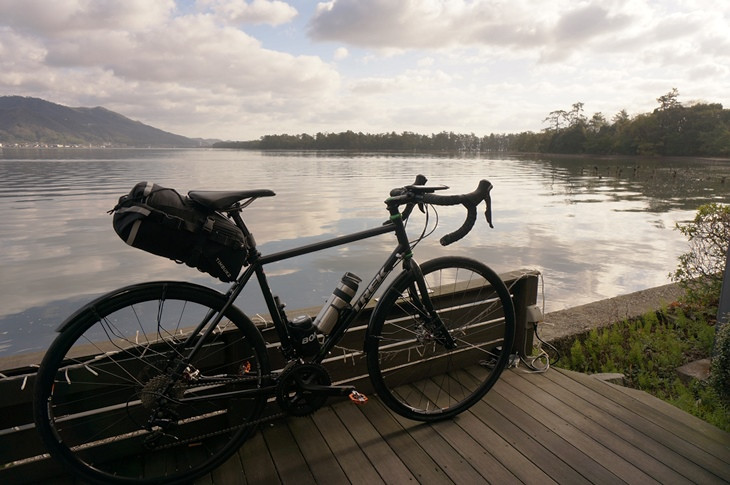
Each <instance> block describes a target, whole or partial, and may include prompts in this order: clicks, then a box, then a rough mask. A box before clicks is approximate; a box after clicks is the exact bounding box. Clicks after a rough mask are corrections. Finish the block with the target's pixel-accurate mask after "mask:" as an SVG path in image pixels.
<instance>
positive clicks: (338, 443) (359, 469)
mask: <svg viewBox="0 0 730 485" xmlns="http://www.w3.org/2000/svg"><path fill="white" fill-rule="evenodd" d="M312 419H313V420H314V422H315V424H316V425H317V427H318V428H319V430H320V432H321V433H322V436H323V437H324V439H325V441H326V442H327V445H328V446H329V448H330V449H331V450H332V454H333V455H334V456H335V458H336V459H337V462H338V463H339V464H340V467H341V468H342V470H343V471H344V472H345V475H347V479H348V480H349V481H350V482H351V483H366V484H375V483H384V482H383V479H382V478H380V474H379V473H378V471H377V470H376V469H375V466H374V465H373V463H371V462H370V460H369V459H368V457H367V456H366V455H365V453H363V451H362V450H361V449H360V447H359V446H358V445H357V443H356V442H355V440H354V439H353V438H352V436H351V435H350V433H349V432H348V430H347V428H346V427H345V426H344V425H343V424H342V422H341V421H340V420H339V418H338V417H337V415H336V414H335V412H334V410H333V409H332V408H331V407H326V408H323V409H321V410H319V411H318V412H316V413H315V414H314V415H313V416H312Z"/></svg>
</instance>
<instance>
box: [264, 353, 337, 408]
mask: <svg viewBox="0 0 730 485" xmlns="http://www.w3.org/2000/svg"><path fill="white" fill-rule="evenodd" d="M301 384H315V385H321V386H329V385H331V384H332V380H331V379H330V375H329V373H328V372H327V369H325V368H324V367H322V366H321V365H319V364H313V363H304V364H298V365H295V366H294V367H291V368H290V369H287V370H285V371H284V372H283V373H282V374H281V376H280V377H279V383H278V384H277V388H276V401H277V402H278V403H279V406H280V407H281V409H282V410H284V411H285V412H286V413H287V414H289V415H291V416H308V415H309V414H312V413H313V412H315V411H316V410H317V409H319V408H321V407H322V406H324V404H325V403H326V402H327V396H326V395H323V394H317V393H314V392H310V391H305V390H303V389H302V387H301Z"/></svg>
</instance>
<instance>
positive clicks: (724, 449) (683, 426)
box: [561, 370, 730, 482]
mask: <svg viewBox="0 0 730 485" xmlns="http://www.w3.org/2000/svg"><path fill="white" fill-rule="evenodd" d="M561 372H563V373H565V374H566V375H568V374H569V373H571V372H570V371H563V370H561ZM576 374H577V375H575V376H571V377H573V378H574V380H576V381H579V382H581V383H583V384H584V385H586V386H587V387H590V388H591V389H592V390H594V391H596V392H598V393H600V394H601V395H603V396H604V397H606V398H608V399H611V400H613V401H614V402H617V403H619V404H621V405H622V406H623V407H625V408H627V409H629V410H631V411H632V413H635V414H637V415H640V416H643V417H644V418H646V419H648V420H650V421H651V422H653V423H655V424H656V425H657V426H659V427H661V428H662V429H664V430H666V431H668V432H670V433H672V434H674V435H675V436H677V437H678V438H679V439H680V440H681V441H684V442H690V443H693V444H694V445H695V448H697V449H698V450H701V455H702V456H704V455H705V454H707V455H708V458H707V461H708V462H709V463H713V464H715V463H723V464H730V433H724V432H723V431H722V430H719V429H717V430H716V432H717V433H724V434H725V436H726V438H725V440H720V441H721V442H718V441H716V440H715V439H712V438H708V436H707V435H706V434H705V433H704V432H703V431H701V430H698V429H697V428H698V427H697V426H696V424H697V422H698V421H699V418H696V417H695V416H692V415H691V414H688V413H683V412H682V413H672V414H671V415H670V414H667V413H664V412H657V407H664V405H666V404H667V403H664V401H662V400H661V399H658V398H652V397H651V396H649V395H646V393H644V394H643V398H642V399H641V400H639V399H636V397H635V396H633V395H630V394H628V393H624V392H617V391H616V386H615V385H613V384H609V383H607V382H603V381H601V380H599V379H595V378H593V377H591V376H588V375H586V374H579V373H576ZM705 425H706V426H708V424H707V423H705ZM704 461H705V460H704V458H702V459H701V460H700V461H699V462H698V463H700V462H704ZM726 471H727V475H723V478H724V479H725V480H727V481H729V482H730V467H727V470H726Z"/></svg>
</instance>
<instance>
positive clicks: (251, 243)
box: [228, 210, 256, 250]
mask: <svg viewBox="0 0 730 485" xmlns="http://www.w3.org/2000/svg"><path fill="white" fill-rule="evenodd" d="M228 215H229V216H231V219H233V222H235V223H236V225H237V226H238V228H239V229H241V232H243V236H244V238H245V240H246V245H247V246H248V249H249V250H254V249H256V239H254V237H253V234H251V231H249V230H248V227H246V223H245V222H243V217H241V211H240V210H232V211H230V212H228Z"/></svg>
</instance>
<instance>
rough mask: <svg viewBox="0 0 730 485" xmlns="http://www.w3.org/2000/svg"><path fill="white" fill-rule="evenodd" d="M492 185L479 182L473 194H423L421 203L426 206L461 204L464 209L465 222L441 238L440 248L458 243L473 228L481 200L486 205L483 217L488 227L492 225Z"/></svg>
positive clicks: (486, 181)
mask: <svg viewBox="0 0 730 485" xmlns="http://www.w3.org/2000/svg"><path fill="white" fill-rule="evenodd" d="M492 187H493V186H492V184H491V183H490V182H489V181H488V180H481V181H480V182H479V186H478V187H477V188H476V190H475V191H474V192H470V193H468V194H462V195H437V194H423V202H424V203H426V204H433V205H457V204H462V205H463V206H464V207H466V220H465V221H464V224H462V225H461V227H460V228H458V229H457V230H456V231H454V232H452V233H449V234H447V235H445V236H444V237H442V238H441V240H440V242H441V245H442V246H447V245H449V244H451V243H454V242H456V241H458V240H459V239H461V238H463V237H464V236H466V235H467V234H468V233H469V231H471V229H472V228H473V227H474V223H475V222H476V220H477V210H476V208H477V205H479V203H480V202H481V201H482V200H483V201H484V202H485V203H486V206H487V209H486V211H485V212H484V216H485V217H486V218H487V223H488V224H489V227H494V226H493V225H492V198H491V195H490V192H491V190H492Z"/></svg>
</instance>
